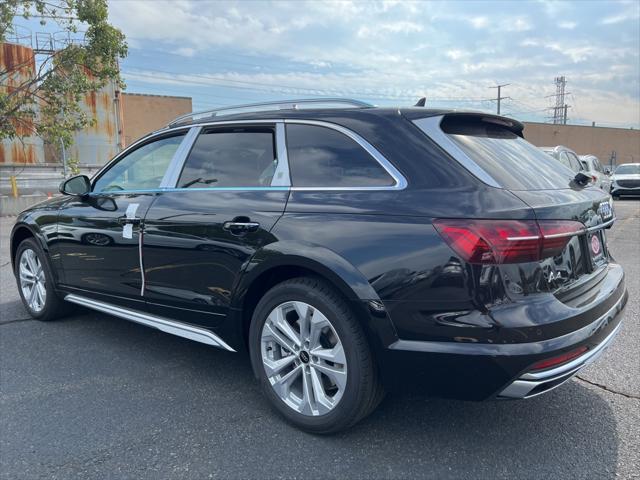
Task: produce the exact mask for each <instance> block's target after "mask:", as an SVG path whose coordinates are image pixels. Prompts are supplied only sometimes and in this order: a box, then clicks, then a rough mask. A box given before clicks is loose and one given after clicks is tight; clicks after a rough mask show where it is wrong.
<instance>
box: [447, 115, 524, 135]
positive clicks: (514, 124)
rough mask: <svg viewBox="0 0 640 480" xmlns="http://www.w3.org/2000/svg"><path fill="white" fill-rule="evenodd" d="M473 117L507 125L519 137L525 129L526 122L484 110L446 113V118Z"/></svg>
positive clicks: (485, 121)
mask: <svg viewBox="0 0 640 480" xmlns="http://www.w3.org/2000/svg"><path fill="white" fill-rule="evenodd" d="M454 117H459V118H464V117H467V118H473V119H478V120H480V121H481V122H484V123H491V124H493V125H500V126H501V127H505V128H506V129H507V130H509V131H511V132H513V133H515V134H516V135H518V136H519V137H522V136H523V135H522V132H523V130H524V124H522V123H521V122H519V121H518V120H514V119H513V118H508V117H502V116H500V115H494V114H491V113H482V112H450V113H446V114H444V118H454Z"/></svg>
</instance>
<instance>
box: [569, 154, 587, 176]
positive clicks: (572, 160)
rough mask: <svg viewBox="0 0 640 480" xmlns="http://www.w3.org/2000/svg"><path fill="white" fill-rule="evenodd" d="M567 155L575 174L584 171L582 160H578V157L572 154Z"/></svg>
mask: <svg viewBox="0 0 640 480" xmlns="http://www.w3.org/2000/svg"><path fill="white" fill-rule="evenodd" d="M567 155H568V156H569V163H570V164H571V169H572V170H573V171H574V172H579V171H580V170H583V168H582V165H581V164H580V160H578V157H576V156H575V155H574V154H573V153H571V152H567Z"/></svg>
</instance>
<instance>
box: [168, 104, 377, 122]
mask: <svg viewBox="0 0 640 480" xmlns="http://www.w3.org/2000/svg"><path fill="white" fill-rule="evenodd" d="M309 104H311V105H314V106H317V105H318V104H322V105H339V106H343V107H344V106H348V107H355V108H365V107H373V105H371V104H370V103H367V102H361V101H360V100H352V99H348V98H307V99H299V100H278V101H274V102H261V103H248V104H246V105H233V106H230V107H224V108H217V109H215V110H203V111H200V112H192V113H187V114H185V115H180V116H179V117H177V118H174V119H173V120H171V121H170V122H169V124H168V125H167V127H168V128H171V127H175V126H178V125H180V124H182V123H185V122H187V121H189V120H199V119H202V118H209V117H217V116H218V115H231V114H233V113H246V112H263V111H269V110H297V109H299V107H300V106H304V105H309Z"/></svg>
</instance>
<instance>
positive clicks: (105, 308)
mask: <svg viewBox="0 0 640 480" xmlns="http://www.w3.org/2000/svg"><path fill="white" fill-rule="evenodd" d="M64 299H65V300H66V301H67V302H71V303H75V304H77V305H82V306H83V307H87V308H91V309H93V310H97V311H99V312H103V313H107V314H109V315H113V316H115V317H119V318H123V319H125V320H129V321H131V322H135V323H140V324H142V325H146V326H147V327H151V328H156V329H158V330H160V331H163V332H165V333H170V334H172V335H176V336H178V337H183V338H188V339H189V340H193V341H195V342H200V343H205V344H207V345H212V346H214V347H219V348H222V349H224V350H228V351H229V352H235V350H234V349H233V348H232V347H231V346H229V345H228V344H227V343H226V342H225V341H224V340H222V338H220V337H219V336H218V335H216V334H215V333H213V332H212V331H211V330H207V329H206V328H200V327H196V326H194V325H189V324H186V323H182V322H177V321H175V320H171V319H169V318H165V317H158V316H156V315H151V314H150V313H145V312H140V311H138V310H132V309H130V308H125V307H120V306H117V305H112V304H110V303H106V302H101V301H99V300H94V299H91V298H86V297H83V296H81V295H76V294H74V293H70V294H67V295H66V296H65V297H64Z"/></svg>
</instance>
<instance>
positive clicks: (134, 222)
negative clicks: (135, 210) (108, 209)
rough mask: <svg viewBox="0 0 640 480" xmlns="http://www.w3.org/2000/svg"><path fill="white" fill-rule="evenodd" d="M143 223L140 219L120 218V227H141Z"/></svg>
mask: <svg viewBox="0 0 640 480" xmlns="http://www.w3.org/2000/svg"><path fill="white" fill-rule="evenodd" d="M141 221H142V219H141V218H139V217H135V218H128V217H118V223H119V224H120V225H140V222H141Z"/></svg>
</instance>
